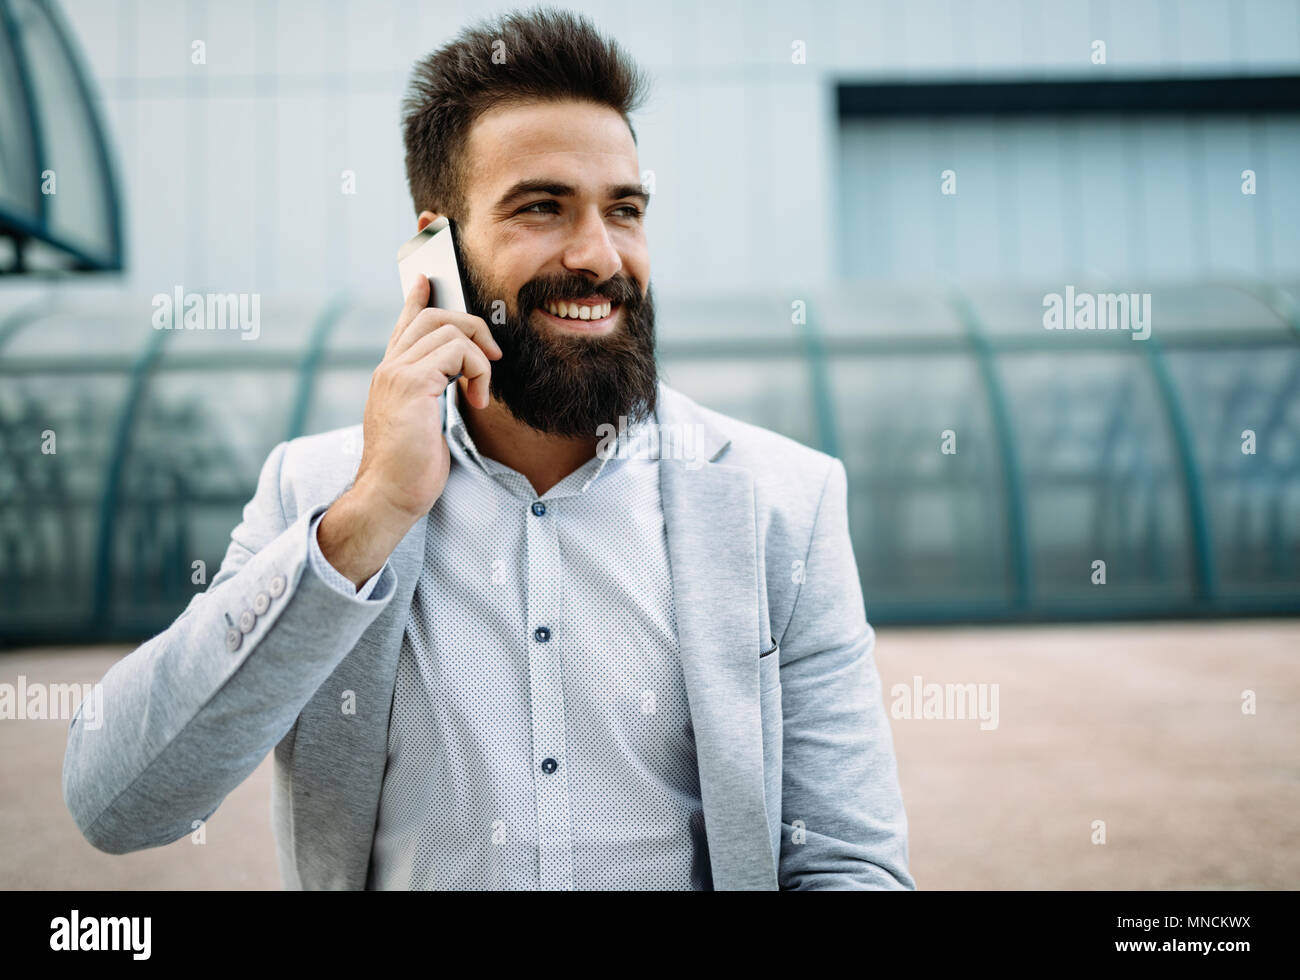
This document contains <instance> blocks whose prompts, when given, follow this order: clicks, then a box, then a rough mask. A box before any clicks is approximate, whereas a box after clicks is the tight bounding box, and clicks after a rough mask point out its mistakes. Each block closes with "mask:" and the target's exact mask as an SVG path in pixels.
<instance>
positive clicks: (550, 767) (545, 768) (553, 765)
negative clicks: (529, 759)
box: [542, 759, 560, 776]
mask: <svg viewBox="0 0 1300 980" xmlns="http://www.w3.org/2000/svg"><path fill="white" fill-rule="evenodd" d="M558 768H560V764H559V763H558V762H556V761H555V760H554V759H543V760H542V772H544V773H546V775H548V776H549V775H550V774H551V773H553V772H555V770H556V769H558Z"/></svg>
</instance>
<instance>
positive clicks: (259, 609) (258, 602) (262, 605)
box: [253, 592, 271, 616]
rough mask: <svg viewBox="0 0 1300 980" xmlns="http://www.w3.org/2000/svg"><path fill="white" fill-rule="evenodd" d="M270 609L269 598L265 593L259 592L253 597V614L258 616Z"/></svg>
mask: <svg viewBox="0 0 1300 980" xmlns="http://www.w3.org/2000/svg"><path fill="white" fill-rule="evenodd" d="M270 608H271V597H270V596H269V595H267V594H266V593H265V592H259V593H257V595H256V596H254V597H253V612H255V613H257V614H258V615H259V616H260V615H262V613H264V612H266V611H267V610H268V609H270Z"/></svg>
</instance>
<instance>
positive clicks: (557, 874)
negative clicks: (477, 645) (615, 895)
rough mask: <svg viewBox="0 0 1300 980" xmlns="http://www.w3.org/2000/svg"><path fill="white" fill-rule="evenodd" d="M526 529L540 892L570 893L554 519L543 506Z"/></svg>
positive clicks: (531, 512) (530, 514)
mask: <svg viewBox="0 0 1300 980" xmlns="http://www.w3.org/2000/svg"><path fill="white" fill-rule="evenodd" d="M526 515H527V517H526V519H527V527H528V627H529V635H528V637H527V641H528V676H529V690H530V691H531V697H532V716H533V781H534V785H535V786H536V787H537V845H538V853H539V859H540V860H539V870H540V879H541V880H540V887H541V888H543V889H546V890H566V891H567V890H571V889H572V888H573V830H572V828H573V823H572V814H571V812H570V805H569V775H568V773H569V770H568V758H567V752H566V746H565V724H564V673H563V658H562V657H561V655H560V654H561V650H562V644H563V643H564V641H565V636H564V625H563V624H562V623H561V621H560V614H561V605H562V602H561V600H562V596H561V591H560V590H561V577H560V574H561V562H560V542H559V536H558V534H557V532H556V527H555V514H554V510H553V508H551V507H547V506H546V504H545V502H544V501H534V502H533V503H532V504H531V505H530V506H529V508H528V510H527V511H526Z"/></svg>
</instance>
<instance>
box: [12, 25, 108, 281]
mask: <svg viewBox="0 0 1300 980" xmlns="http://www.w3.org/2000/svg"><path fill="white" fill-rule="evenodd" d="M30 2H31V3H32V4H33V5H35V6H36V7H38V8H39V9H40V11H41V13H42V14H43V15H44V17H45V20H46V22H47V23H48V24H49V27H50V33H51V34H52V35H53V36H54V39H55V43H56V44H58V46H59V50H60V51H61V52H62V54H63V59H64V61H65V62H66V64H67V67H68V70H69V72H70V73H71V76H72V81H73V84H74V85H75V86H76V89H77V94H78V95H79V96H80V98H81V104H82V107H83V108H84V109H85V113H86V119H87V121H88V122H89V127H90V137H91V143H92V145H93V147H94V153H95V158H96V161H97V163H98V164H99V176H100V183H101V185H102V191H103V201H104V206H105V211H106V217H107V219H108V247H109V254H108V255H107V256H95V255H94V254H92V253H90V252H87V251H86V250H85V249H84V248H82V247H81V246H79V245H76V244H73V243H72V242H70V241H68V240H67V239H66V238H64V237H63V236H60V235H57V234H55V233H54V232H53V231H52V230H51V229H50V227H49V217H48V210H49V207H48V202H47V201H46V200H45V195H44V194H37V195H36V214H37V221H36V222H32V221H30V220H27V219H26V218H23V217H20V216H18V215H14V214H7V213H4V212H2V211H0V219H3V222H4V223H5V224H7V225H8V226H9V227H11V228H13V229H15V230H17V231H19V232H22V233H23V234H25V235H28V236H30V237H32V238H36V239H39V240H40V241H43V242H46V243H47V244H49V245H52V246H54V247H55V248H56V249H58V250H59V251H60V252H63V253H65V254H67V255H69V256H71V257H72V258H74V259H76V260H77V261H78V262H79V263H80V266H79V267H80V268H86V269H93V270H98V271H105V272H120V271H121V270H122V269H123V268H124V249H123V240H122V212H121V202H120V199H119V195H118V181H117V170H116V168H115V167H114V166H113V161H112V157H111V155H110V154H109V152H108V142H107V138H106V136H105V132H104V127H103V125H102V123H101V120H100V117H99V113H98V112H97V111H96V109H95V102H94V98H93V93H92V91H91V87H90V82H89V80H88V78H87V76H86V74H85V72H83V71H82V70H81V63H80V61H79V60H78V58H77V52H76V51H75V50H74V49H73V47H72V42H71V40H70V35H69V32H68V25H67V23H66V21H64V19H63V17H62V14H61V13H60V12H59V10H58V8H57V7H55V6H53V5H52V4H51V3H50V2H49V0H30ZM0 21H3V22H4V27H5V30H6V32H7V33H8V35H9V40H10V44H11V46H12V48H13V51H14V65H15V68H16V69H17V72H18V84H19V86H20V88H21V89H22V105H23V108H24V111H25V113H26V116H27V123H28V127H29V130H30V132H31V142H32V154H31V155H32V162H33V164H34V166H35V172H36V173H37V174H38V175H39V174H40V173H41V172H42V171H43V170H44V169H45V167H44V165H45V162H46V147H45V134H44V130H43V129H42V125H41V118H40V114H39V113H38V112H37V111H36V99H35V96H34V94H33V90H32V85H33V82H32V77H31V73H30V70H29V69H28V61H27V53H26V49H25V48H24V47H23V43H22V39H21V37H20V35H19V31H18V24H17V22H16V21H15V19H14V15H13V12H12V11H11V10H10V0H0ZM18 262H19V267H20V268H21V263H22V253H21V249H19V256H18Z"/></svg>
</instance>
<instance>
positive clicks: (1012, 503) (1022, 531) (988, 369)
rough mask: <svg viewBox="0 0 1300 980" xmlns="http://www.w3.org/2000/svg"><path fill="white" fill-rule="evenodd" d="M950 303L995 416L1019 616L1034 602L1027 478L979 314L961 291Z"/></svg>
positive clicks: (1004, 394)
mask: <svg viewBox="0 0 1300 980" xmlns="http://www.w3.org/2000/svg"><path fill="white" fill-rule="evenodd" d="M950 299H951V302H952V304H953V308H954V309H955V310H956V312H957V316H958V318H959V319H960V320H961V322H962V323H963V324H964V325H965V327H966V338H967V341H968V342H969V344H970V349H971V351H973V352H974V355H975V361H976V364H977V365H978V366H979V371H980V377H981V378H982V379H983V381H984V391H985V394H986V395H987V397H988V400H989V408H990V410H991V412H992V415H993V431H994V435H995V436H996V438H997V442H998V454H999V457H1000V459H1001V462H1002V482H1003V485H1004V486H1005V487H1006V521H1007V536H1008V538H1009V540H1010V547H1011V556H1010V557H1011V575H1012V581H1013V582H1014V589H1015V591H1014V595H1013V598H1012V603H1011V605H1012V607H1013V608H1014V609H1016V611H1017V612H1024V611H1025V610H1027V609H1029V607H1030V604H1031V602H1032V601H1033V556H1032V555H1031V554H1030V553H1029V533H1028V522H1027V519H1026V515H1025V490H1024V477H1023V472H1022V470H1021V467H1020V454H1019V452H1018V451H1017V447H1016V439H1015V434H1014V433H1013V432H1012V431H1011V411H1010V407H1009V406H1008V405H1007V397H1006V390H1005V388H1004V387H1003V384H1002V379H1001V378H1000V377H999V376H998V369H997V364H996V363H995V351H994V349H993V345H992V344H991V343H989V339H988V336H987V334H986V333H985V331H984V325H983V324H982V323H981V321H980V318H979V314H978V313H976V311H975V307H974V306H973V305H972V304H971V301H970V300H969V299H968V298H967V297H966V295H965V294H964V293H962V292H961V291H960V290H957V289H955V288H954V289H953V291H952V295H951V298H950Z"/></svg>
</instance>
